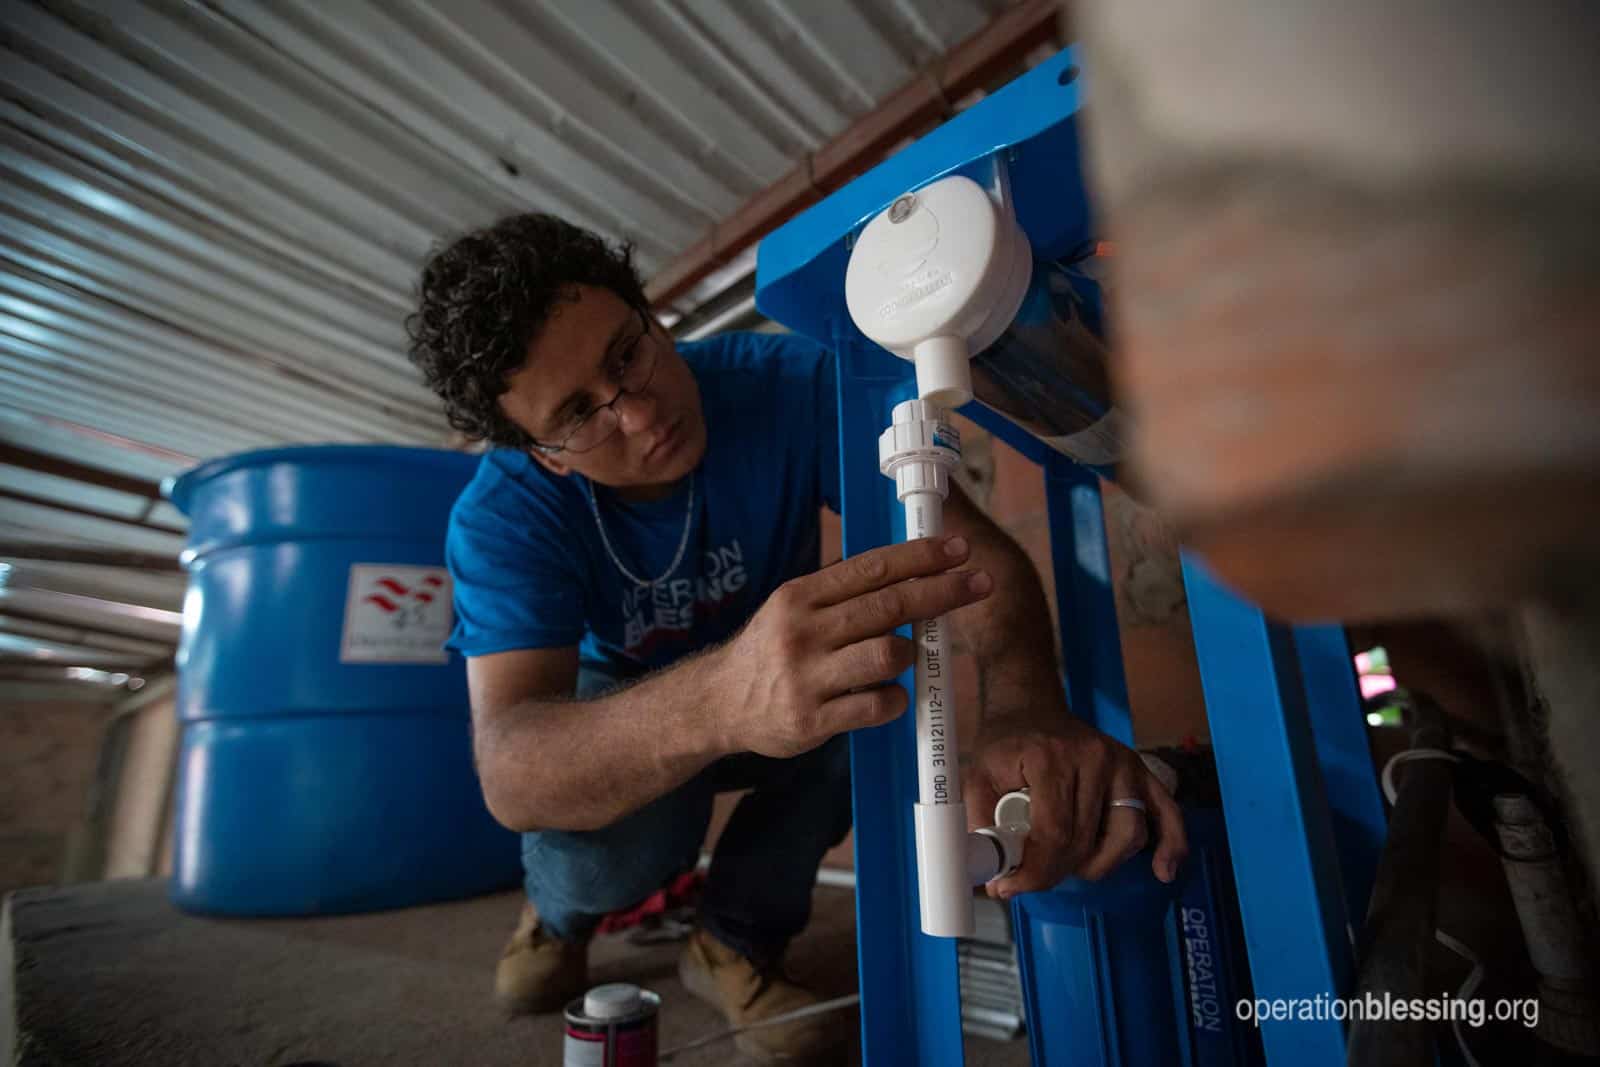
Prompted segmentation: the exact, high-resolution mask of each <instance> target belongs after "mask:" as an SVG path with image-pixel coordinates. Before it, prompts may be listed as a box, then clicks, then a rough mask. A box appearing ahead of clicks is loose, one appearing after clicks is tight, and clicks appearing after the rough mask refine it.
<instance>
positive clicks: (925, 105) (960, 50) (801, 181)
mask: <svg viewBox="0 0 1600 1067" xmlns="http://www.w3.org/2000/svg"><path fill="white" fill-rule="evenodd" d="M1058 16H1059V11H1058V5H1057V4H1055V3H1053V2H1051V0H1025V2H1024V3H1021V4H1018V5H1017V6H1016V7H1013V8H1010V9H1009V10H1007V11H1006V12H1005V13H1003V14H1001V15H999V16H998V17H996V18H995V19H994V21H992V22H990V23H989V25H987V26H985V27H984V28H983V29H981V30H979V31H978V32H977V33H975V34H973V35H972V36H971V37H969V38H967V39H966V40H965V41H963V42H961V43H960V44H958V45H956V47H955V48H953V49H951V50H950V52H949V53H948V54H946V55H945V56H944V57H942V58H941V59H938V60H936V61H934V62H933V63H930V64H929V65H928V66H927V67H925V68H923V69H922V70H921V71H920V72H918V74H917V75H916V76H915V77H914V78H912V79H911V81H910V82H908V83H907V84H906V85H905V86H903V87H902V88H901V89H899V90H898V91H896V92H895V93H894V95H892V96H890V97H889V98H888V99H887V100H885V101H884V102H883V103H882V104H880V105H878V107H876V108H874V109H873V110H872V111H869V112H868V113H867V114H865V115H863V116H862V117H861V118H859V119H857V120H856V121H855V122H853V123H852V124H851V125H850V127H849V128H848V129H846V130H845V131H844V132H843V133H841V134H839V136H837V137H835V138H834V139H833V140H831V141H829V142H828V144H826V145H824V146H823V147H822V148H820V149H818V150H817V151H815V152H811V153H809V154H807V155H806V157H805V158H804V159H802V160H801V161H800V162H799V163H798V164H796V165H795V167H794V168H792V169H791V170H790V171H789V172H788V173H787V174H785V175H784V176H783V177H782V178H779V179H778V180H777V181H776V182H774V183H773V184H771V185H769V186H768V187H767V188H766V189H764V190H762V191H761V192H759V193H757V194H756V195H755V196H754V197H752V198H751V199H750V200H748V201H746V203H745V205H744V206H743V207H741V208H740V209H739V210H738V211H736V212H734V213H733V214H732V215H730V216H729V217H728V218H726V219H724V220H723V221H721V222H719V223H718V224H717V225H715V226H713V227H712V228H711V231H710V232H709V233H708V234H706V236H704V237H702V238H701V239H700V240H699V241H697V242H695V243H694V244H693V245H691V246H689V248H687V249H686V250H684V251H683V252H682V253H681V254H680V255H679V256H678V257H677V258H676V259H674V260H673V261H672V262H671V263H668V264H667V265H666V266H665V267H664V268H662V269H661V270H660V271H658V272H656V274H655V276H654V277H652V278H651V279H650V282H649V284H648V285H646V286H645V293H646V295H647V296H648V297H649V298H650V301H651V303H652V304H658V305H659V304H667V303H670V302H671V301H673V300H674V299H676V298H677V297H679V296H681V295H682V294H684V293H686V292H688V291H689V290H690V289H691V288H693V287H694V285H695V283H696V282H698V281H700V279H702V278H704V277H705V276H706V275H707V274H710V273H711V272H712V271H713V270H715V269H716V268H717V267H718V266H720V265H721V264H723V263H726V262H727V261H728V260H729V259H731V258H733V257H734V256H735V255H737V254H738V253H739V252H741V251H743V250H744V249H745V248H747V247H749V246H750V245H752V244H754V243H755V242H756V241H758V240H760V239H761V238H762V237H763V236H765V235H766V234H767V233H769V232H770V231H771V230H773V229H774V228H775V227H777V226H778V225H779V224H780V223H783V222H785V221H787V220H788V219H789V218H791V217H793V216H794V215H797V214H799V213H800V212H801V211H803V210H805V209H806V208H808V207H810V206H811V205H812V204H814V203H816V202H817V201H818V200H820V199H822V197H823V196H825V195H827V194H828V193H830V192H832V191H833V190H834V189H836V188H838V187H840V186H842V185H844V184H845V183H846V182H848V181H849V180H850V179H851V178H853V177H855V176H856V175H857V174H859V173H860V172H861V171H863V170H865V169H867V168H868V167H870V166H871V165H873V164H874V163H877V162H878V161H879V160H880V159H882V158H883V157H884V155H885V154H886V153H887V152H889V151H890V150H892V149H893V148H894V147H895V146H896V145H898V144H899V143H900V142H901V141H902V140H904V139H905V138H907V137H910V136H913V135H915V134H917V133H920V132H921V131H922V130H923V128H924V127H925V126H927V125H929V124H930V123H932V122H935V121H937V120H939V119H941V118H943V117H945V116H946V115H947V114H948V113H949V111H950V107H951V102H952V101H955V100H959V99H960V98H961V97H963V96H965V95H967V94H968V93H969V92H971V91H972V90H974V89H981V88H984V87H986V86H987V85H988V84H989V83H990V82H991V81H992V80H993V79H995V78H996V77H999V76H1000V75H1001V74H1004V73H1005V72H1006V71H1007V70H1008V69H1009V68H1010V67H1012V66H1015V65H1016V64H1018V63H1021V62H1022V60H1023V57H1025V56H1026V55H1027V54H1028V53H1029V52H1030V51H1032V50H1033V49H1034V48H1036V47H1038V46H1039V45H1041V44H1046V43H1049V42H1051V41H1054V40H1055V38H1056V20H1057V18H1058Z"/></svg>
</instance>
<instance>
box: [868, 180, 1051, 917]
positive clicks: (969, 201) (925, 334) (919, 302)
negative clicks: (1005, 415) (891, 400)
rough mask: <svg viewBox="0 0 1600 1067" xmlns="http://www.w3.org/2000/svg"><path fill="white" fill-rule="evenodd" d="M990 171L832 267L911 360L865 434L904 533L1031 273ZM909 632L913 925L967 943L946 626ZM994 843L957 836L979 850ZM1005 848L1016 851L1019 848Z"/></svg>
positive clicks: (936, 527) (950, 456)
mask: <svg viewBox="0 0 1600 1067" xmlns="http://www.w3.org/2000/svg"><path fill="white" fill-rule="evenodd" d="M992 175H993V180H992V182H991V183H990V186H989V188H984V187H983V186H981V185H979V184H978V183H977V182H975V181H973V180H972V179H971V178H968V177H964V176H962V175H954V176H952V177H949V178H944V179H941V180H939V181H936V182H934V183H932V184H931V185H928V186H925V187H923V188H922V189H919V190H918V191H916V192H914V193H907V194H906V195H904V196H902V197H900V198H899V199H897V200H896V201H895V202H894V203H893V204H891V205H890V206H889V207H888V208H887V209H886V210H885V211H883V212H881V213H880V214H879V215H878V216H877V217H876V218H874V219H873V220H872V221H871V222H869V223H867V226H866V228H865V229H864V230H863V231H862V233H861V236H860V238H859V239H858V240H857V241H856V244H855V248H854V250H853V252H852V253H851V257H850V264H849V267H848V268H847V271H846V274H845V298H846V303H847V305H848V307H849V309H850V315H851V318H852V319H853V320H854V321H855V323H856V326H857V327H858V328H859V329H860V330H861V332H862V333H864V334H866V335H867V337H869V338H870V339H872V340H873V341H876V342H877V343H878V344H880V345H881V346H883V347H884V348H886V349H888V350H889V351H891V352H894V353H895V354H896V355H899V356H901V357H902V358H906V359H910V360H912V361H913V363H915V365H916V371H917V393H918V398H917V399H915V400H907V401H904V402H902V403H900V404H897V405H896V406H895V408H894V411H893V413H892V416H891V419H892V421H891V425H890V426H889V428H888V429H886V430H885V431H884V432H883V435H882V436H881V437H880V438H879V439H878V465H879V469H880V470H881V471H882V472H883V473H884V474H885V475H886V476H888V477H890V478H893V479H894V481H895V489H896V493H897V495H898V496H899V499H900V502H901V504H902V505H903V506H904V507H905V518H906V523H905V525H906V539H907V540H908V541H909V540H916V539H918V538H923V537H937V536H939V534H941V533H942V532H943V530H944V501H945V499H946V498H947V497H948V496H949V493H950V472H951V471H953V470H954V469H955V468H956V467H957V466H959V465H960V462H961V435H960V433H959V432H958V431H957V430H956V428H955V427H954V426H953V425H952V424H951V423H950V421H949V420H948V418H947V415H946V409H947V408H951V407H958V406H960V405H962V404H965V403H967V402H968V401H970V400H971V399H972V396H973V393H972V375H971V370H970V360H971V356H972V353H974V352H981V351H983V350H984V349H986V348H988V347H990V346H991V345H993V344H994V343H995V342H996V341H998V340H999V339H1000V337H1001V335H1002V334H1003V333H1005V332H1006V330H1007V329H1008V328H1009V327H1010V326H1011V323H1012V320H1013V319H1015V318H1016V315H1017V311H1018V310H1019V309H1020V308H1021V306H1022V302H1023V298H1024V297H1025V296H1026V295H1027V291H1028V286H1029V282H1030V279H1031V277H1032V274H1033V254H1032V252H1031V250H1030V249H1029V247H1028V240H1027V237H1026V236H1025V235H1024V234H1023V233H1022V231H1021V229H1020V228H1019V227H1018V226H1017V222H1016V218H1015V216H1014V215H1013V214H1012V211H1011V208H1010V203H1009V192H1008V186H1007V183H1006V177H1005V175H1006V172H1005V169H1004V168H1003V167H998V166H997V167H995V168H994V169H993V171H992ZM913 639H914V641H915V644H916V703H915V706H916V724H917V803H916V807H915V809H914V812H915V821H916V841H917V886H918V903H919V905H920V908H921V916H922V931H923V933H925V934H929V935H931V936H934V937H970V936H972V932H973V912H972V884H973V882H972V875H971V874H970V873H969V870H968V867H969V863H968V852H969V841H968V836H967V829H966V825H967V821H966V810H965V808H964V806H963V804H962V798H961V775H960V771H959V764H958V753H957V750H956V725H955V724H956V719H955V712H956V708H955V690H954V687H953V686H952V685H951V684H950V676H949V675H950V666H949V665H950V656H949V638H948V627H947V625H946V620H945V619H944V618H942V617H941V618H936V619H929V620H926V621H924V622H919V623H917V624H916V626H915V627H914V628H913ZM995 840H999V838H994V837H991V838H978V839H976V840H975V841H973V842H971V843H970V844H971V846H972V848H973V849H974V850H975V851H976V854H977V855H978V856H979V857H983V856H984V855H985V854H986V853H987V852H988V851H990V849H991V845H990V841H995ZM1012 843H1013V844H1015V845H1016V846H1017V847H1019V848H1020V842H1012ZM1008 866H1011V867H1015V864H1014V863H1013V864H1009V865H1008ZM995 873H999V872H998V869H997V870H996V871H995V872H992V873H991V874H990V877H993V876H994V874H995ZM986 880H987V879H986V878H985V879H980V882H981V881H986Z"/></svg>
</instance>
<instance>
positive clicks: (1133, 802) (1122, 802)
mask: <svg viewBox="0 0 1600 1067" xmlns="http://www.w3.org/2000/svg"><path fill="white" fill-rule="evenodd" d="M1111 807H1113V808H1132V809H1133V810H1134V811H1142V812H1146V813H1148V812H1149V810H1150V809H1149V808H1147V807H1145V803H1144V801H1142V800H1140V799H1139V798H1138V797H1119V798H1117V799H1116V800H1113V801H1112V802H1111Z"/></svg>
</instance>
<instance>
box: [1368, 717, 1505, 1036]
mask: <svg viewBox="0 0 1600 1067" xmlns="http://www.w3.org/2000/svg"><path fill="white" fill-rule="evenodd" d="M1422 759H1442V760H1447V761H1449V762H1450V763H1460V762H1461V757H1460V756H1458V755H1456V754H1455V753H1454V752H1449V751H1446V750H1445V749H1442V748H1408V749H1406V750H1405V751H1403V752H1396V753H1395V754H1394V755H1393V756H1390V757H1389V761H1388V762H1387V763H1385V764H1384V765H1383V774H1382V775H1381V776H1380V778H1379V780H1380V781H1381V782H1382V784H1383V795H1384V797H1385V798H1387V799H1388V801H1389V803H1390V805H1393V804H1394V801H1395V797H1396V796H1397V795H1398V792H1399V791H1398V789H1397V787H1396V786H1395V784H1394V772H1395V768H1396V767H1398V766H1400V764H1402V763H1411V762H1413V761H1415V760H1422ZM1433 936H1434V938H1435V940H1437V941H1438V942H1439V944H1441V945H1443V946H1444V947H1445V948H1447V949H1449V950H1450V951H1451V952H1454V953H1455V954H1456V955H1458V956H1460V957H1461V958H1462V959H1464V960H1466V961H1467V962H1468V963H1470V964H1472V971H1471V972H1470V973H1469V974H1468V975H1467V979H1466V981H1464V982H1462V983H1461V988H1460V989H1459V990H1457V991H1456V999H1457V1000H1466V999H1468V998H1470V997H1471V996H1472V994H1474V993H1476V992H1477V991H1478V986H1480V985H1482V984H1483V978H1484V968H1483V961H1482V960H1480V959H1479V958H1478V955H1477V953H1475V952H1473V951H1472V950H1471V949H1470V948H1468V947H1467V946H1466V945H1464V944H1462V943H1461V942H1460V941H1458V940H1456V939H1455V938H1453V937H1451V936H1450V935H1449V934H1447V933H1445V932H1444V931H1443V930H1437V929H1436V930H1434V932H1433ZM1450 1031H1451V1033H1453V1034H1455V1038H1456V1044H1457V1045H1458V1046H1459V1047H1460V1049H1461V1056H1462V1058H1463V1059H1465V1060H1466V1061H1467V1067H1482V1065H1481V1064H1480V1063H1479V1062H1478V1059H1477V1057H1476V1056H1474V1055H1473V1054H1472V1048H1471V1046H1469V1045H1468V1044H1467V1039H1466V1036H1465V1035H1464V1034H1463V1033H1462V1032H1461V1020H1460V1019H1459V1018H1456V1017H1454V1015H1452V1017H1451V1019H1450Z"/></svg>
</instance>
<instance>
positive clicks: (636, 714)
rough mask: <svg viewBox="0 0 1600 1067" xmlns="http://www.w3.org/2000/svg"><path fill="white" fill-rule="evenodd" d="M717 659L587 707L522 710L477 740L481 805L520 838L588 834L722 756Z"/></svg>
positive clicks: (705, 657)
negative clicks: (522, 834) (532, 833)
mask: <svg viewBox="0 0 1600 1067" xmlns="http://www.w3.org/2000/svg"><path fill="white" fill-rule="evenodd" d="M720 662H721V650H720V649H714V650H712V651H710V652H707V653H704V654H702V655H698V656H694V657H692V658H690V659H687V660H683V661H681V662H679V663H677V664H675V665H674V666H672V667H671V668H669V669H667V670H664V671H660V672H658V673H655V674H652V675H650V676H648V677H646V678H644V679H642V680H640V681H639V682H637V683H635V684H633V685H630V686H627V687H625V688H622V689H618V690H616V691H614V692H611V693H607V694H604V695H602V696H599V697H595V698H593V699H589V700H548V699H546V700H541V699H537V698H534V699H528V700H524V701H522V702H520V703H518V704H516V705H514V706H512V707H510V708H507V709H505V710H503V711H502V712H500V713H498V714H496V715H493V716H487V717H485V718H484V720H483V721H480V722H479V723H478V724H477V727H476V734H475V737H474V742H475V747H476V750H477V753H478V770H479V774H480V776H481V777H482V779H483V786H484V796H485V798H486V799H487V800H488V803H489V808H490V810H491V811H492V812H493V814H494V816H495V817H496V818H497V819H499V820H500V821H501V822H502V823H504V824H505V825H507V826H509V827H512V828H513V829H518V830H544V829H551V830H595V829H599V828H601V827H604V826H609V825H610V824H612V823H613V822H616V821H617V820H618V819H620V818H622V817H623V816H625V815H629V814H631V813H632V812H634V811H637V810H638V809H639V808H642V807H644V806H645V805H646V804H648V803H650V802H651V801H653V800H655V799H656V798H658V797H661V796H663V795H665V794H666V793H668V792H670V791H671V790H673V789H675V788H677V787H678V786H680V785H682V784H683V783H684V782H686V781H688V780H689V779H690V778H692V777H694V776H695V775H696V774H698V773H699V772H700V771H701V770H702V769H704V768H705V767H706V766H707V765H708V764H710V763H711V762H713V761H714V760H716V759H718V758H719V757H721V756H723V755H726V754H728V752H729V751H731V750H730V749H728V748H727V744H728V742H727V739H726V738H725V737H724V736H723V733H722V730H721V724H720V721H719V718H718V716H717V715H716V714H715V709H716V700H717V694H718V691H719V689H720V688H721V683H720V682H719V680H718V669H719V664H720Z"/></svg>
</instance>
